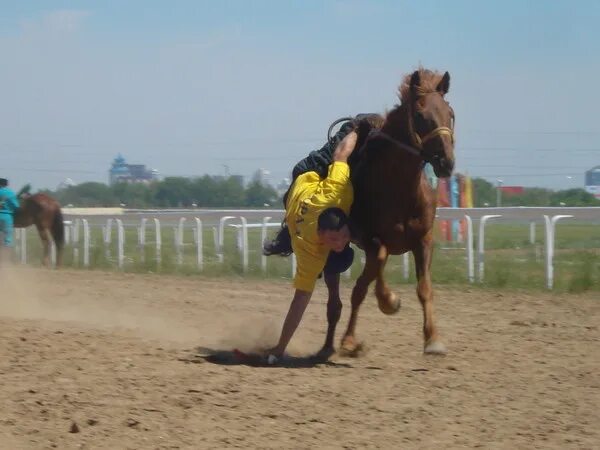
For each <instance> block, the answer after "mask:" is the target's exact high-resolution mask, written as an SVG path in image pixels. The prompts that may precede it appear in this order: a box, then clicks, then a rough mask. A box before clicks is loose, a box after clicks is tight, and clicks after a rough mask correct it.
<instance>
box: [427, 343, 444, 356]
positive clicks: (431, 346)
mask: <svg viewBox="0 0 600 450" xmlns="http://www.w3.org/2000/svg"><path fill="white" fill-rule="evenodd" d="M447 352H448V351H447V350H446V346H445V345H444V344H442V343H441V342H440V341H432V342H430V343H428V344H427V345H426V346H425V349H424V350H423V353H425V354H426V355H445V354H446V353H447Z"/></svg>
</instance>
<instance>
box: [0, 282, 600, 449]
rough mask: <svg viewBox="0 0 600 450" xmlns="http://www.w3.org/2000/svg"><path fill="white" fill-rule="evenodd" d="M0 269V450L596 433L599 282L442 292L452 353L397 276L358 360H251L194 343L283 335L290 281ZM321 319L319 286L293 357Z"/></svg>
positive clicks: (370, 317)
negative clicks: (396, 307) (575, 291)
mask: <svg viewBox="0 0 600 450" xmlns="http://www.w3.org/2000/svg"><path fill="white" fill-rule="evenodd" d="M0 275H1V277H0V278H2V279H1V280H0V281H1V285H2V292H1V293H0V295H1V299H0V382H1V383H0V448H2V449H17V448H60V449H63V448H106V449H125V448H132V449H133V448H143V449H151V448H229V447H244V448H402V449H403V448H437V447H445V448H459V447H469V448H472V447H482V448H523V449H530V448H590V449H591V448H599V447H600V434H599V432H598V430H599V427H598V424H599V423H600V411H599V409H598V405H599V404H600V373H599V372H600V345H599V343H600V342H599V341H600V333H599V329H598V327H599V324H600V320H599V319H600V299H596V298H594V296H593V295H587V296H562V297H561V296H554V295H550V294H539V295H526V294H513V293H503V294H494V293H489V292H482V291H478V290H472V291H471V292H466V293H465V292H460V291H459V290H448V289H438V291H437V297H436V306H437V312H438V314H437V316H438V323H439V325H440V329H441V333H442V336H443V337H444V340H445V342H446V344H447V346H448V348H449V351H450V353H449V355H448V356H446V357H442V358H439V357H432V358H430V357H424V356H423V355H422V353H421V348H422V341H421V335H420V328H421V311H420V306H419V304H418V302H417V300H416V297H415V295H414V293H413V288H412V287H411V288H409V289H401V290H400V293H401V296H402V298H403V307H402V310H401V311H400V313H399V314H398V315H396V316H392V317H386V316H383V315H382V314H380V313H379V312H378V311H377V309H376V305H375V302H374V301H373V300H372V298H371V297H369V299H368V300H367V301H366V304H365V307H364V309H363V311H362V315H361V318H360V320H359V328H358V331H359V337H360V338H362V339H364V340H365V341H366V343H367V346H368V347H367V348H368V351H367V352H366V354H365V355H364V356H362V357H361V358H358V359H346V358H339V357H336V358H334V360H333V362H332V363H331V364H327V365H319V366H315V367H305V366H306V365H303V364H300V366H301V367H291V368H290V367H287V368H282V367H277V368H255V367H248V366H244V365H225V364H214V363H211V362H208V361H206V360H205V359H203V358H201V357H200V356H199V352H205V351H206V350H199V349H198V347H205V348H209V349H213V350H219V349H231V348H232V347H234V346H241V347H242V348H246V349H250V348H252V347H253V346H257V345H261V344H266V343H270V342H272V341H274V340H275V338H276V334H277V332H278V327H279V324H280V322H281V320H282V319H283V316H284V313H285V311H286V310H287V307H288V304H289V300H290V295H291V290H290V286H289V285H288V283H284V282H281V283H278V282H276V283H273V282H259V281H243V280H237V279H230V280H223V279H220V280H219V279H198V278H177V277H167V276H164V277H163V276H153V275H122V274H115V273H101V272H83V271H70V272H69V271H60V272H48V271H42V270H18V271H15V272H14V273H12V274H10V276H7V274H6V273H1V274H0ZM348 295H349V289H348V288H346V289H345V290H344V296H345V308H344V315H343V317H342V322H341V327H339V329H338V335H339V334H340V333H341V331H342V329H343V327H344V326H345V323H346V319H347V314H348V310H349V307H348V306H346V305H347V304H348V301H347V299H348ZM325 326H326V324H325V306H324V291H323V290H321V289H320V290H319V291H317V293H316V294H315V298H314V300H313V303H312V305H311V306H310V307H309V310H308V312H307V315H306V316H305V319H304V321H303V323H302V325H301V330H300V332H299V335H298V336H297V337H296V338H295V339H294V341H293V345H292V348H291V349H290V351H291V353H292V354H294V355H303V354H308V353H309V352H311V351H316V350H318V348H319V347H320V345H321V343H322V339H323V338H324V331H325ZM338 340H339V339H338ZM73 423H75V424H77V428H78V431H79V432H76V433H71V432H69V431H70V430H71V427H72V426H73ZM71 431H74V430H71Z"/></svg>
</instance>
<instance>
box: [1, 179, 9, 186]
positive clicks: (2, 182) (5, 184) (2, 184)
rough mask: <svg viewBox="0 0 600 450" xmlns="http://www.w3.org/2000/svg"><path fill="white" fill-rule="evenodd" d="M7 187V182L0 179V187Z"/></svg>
mask: <svg viewBox="0 0 600 450" xmlns="http://www.w3.org/2000/svg"><path fill="white" fill-rule="evenodd" d="M6 186H8V180H7V179H6V178H0V187H6Z"/></svg>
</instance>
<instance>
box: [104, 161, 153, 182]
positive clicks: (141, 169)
mask: <svg viewBox="0 0 600 450" xmlns="http://www.w3.org/2000/svg"><path fill="white" fill-rule="evenodd" d="M108 178H109V183H110V184H116V183H145V184H148V183H150V182H152V181H156V180H158V171H157V170H155V169H146V166H145V165H143V164H127V162H126V161H125V158H123V156H122V155H121V154H119V155H118V156H117V157H116V158H115V159H114V160H113V162H112V165H111V167H110V170H109V171H108Z"/></svg>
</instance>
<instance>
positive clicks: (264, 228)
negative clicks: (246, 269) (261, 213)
mask: <svg viewBox="0 0 600 450" xmlns="http://www.w3.org/2000/svg"><path fill="white" fill-rule="evenodd" d="M269 220H271V218H270V217H269V216H267V217H263V221H262V228H261V230H260V269H261V270H262V272H263V273H267V257H266V256H265V255H264V253H263V251H262V249H263V245H264V243H265V241H266V240H267V224H268V223H269Z"/></svg>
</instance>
